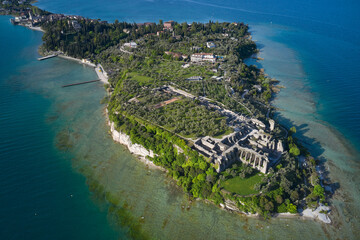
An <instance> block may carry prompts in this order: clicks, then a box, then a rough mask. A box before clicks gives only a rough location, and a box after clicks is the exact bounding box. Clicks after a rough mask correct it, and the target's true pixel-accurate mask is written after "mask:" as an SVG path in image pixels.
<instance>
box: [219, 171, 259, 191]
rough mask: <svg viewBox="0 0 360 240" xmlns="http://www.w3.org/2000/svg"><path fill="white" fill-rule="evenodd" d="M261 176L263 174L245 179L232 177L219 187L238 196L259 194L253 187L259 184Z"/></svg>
mask: <svg viewBox="0 0 360 240" xmlns="http://www.w3.org/2000/svg"><path fill="white" fill-rule="evenodd" d="M263 176H264V174H262V173H257V174H255V175H253V176H251V177H248V178H245V179H242V178H240V177H234V178H231V179H229V180H226V181H225V182H223V183H222V184H221V187H223V188H224V189H225V190H227V191H229V192H233V193H237V194H239V195H249V194H256V193H259V191H256V190H254V185H255V184H256V183H258V182H261V179H262V178H263Z"/></svg>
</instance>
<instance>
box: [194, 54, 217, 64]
mask: <svg viewBox="0 0 360 240" xmlns="http://www.w3.org/2000/svg"><path fill="white" fill-rule="evenodd" d="M191 61H192V62H204V61H207V62H212V63H214V62H216V57H215V55H214V54H213V53H194V54H192V55H191Z"/></svg>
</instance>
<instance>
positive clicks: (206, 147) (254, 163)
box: [194, 124, 284, 173]
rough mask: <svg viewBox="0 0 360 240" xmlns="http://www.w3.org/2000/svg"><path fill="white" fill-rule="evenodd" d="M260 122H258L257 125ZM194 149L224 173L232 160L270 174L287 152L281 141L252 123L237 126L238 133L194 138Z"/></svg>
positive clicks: (218, 170)
mask: <svg viewBox="0 0 360 240" xmlns="http://www.w3.org/2000/svg"><path fill="white" fill-rule="evenodd" d="M257 125H258V124H257ZM194 148H195V149H196V150H197V151H198V152H199V153H201V154H202V155H204V156H205V157H207V158H210V159H211V161H212V162H213V163H214V164H215V166H216V171H217V172H221V171H224V170H225V169H226V168H228V167H230V166H231V165H232V164H233V163H235V162H237V161H241V162H242V163H243V164H246V165H248V166H251V167H253V168H255V169H257V170H259V171H260V172H262V173H267V171H268V169H269V167H270V166H272V165H273V164H275V163H276V162H277V161H278V160H279V159H280V157H281V155H282V153H283V152H284V148H283V145H282V142H281V140H276V139H274V137H273V136H272V135H270V134H269V133H265V132H264V130H262V129H260V130H258V129H253V128H251V127H249V126H242V127H241V128H237V131H236V132H235V133H232V134H230V135H229V136H227V137H225V138H223V139H221V140H217V139H213V138H211V137H209V136H206V137H203V138H200V139H198V140H197V141H195V143H194Z"/></svg>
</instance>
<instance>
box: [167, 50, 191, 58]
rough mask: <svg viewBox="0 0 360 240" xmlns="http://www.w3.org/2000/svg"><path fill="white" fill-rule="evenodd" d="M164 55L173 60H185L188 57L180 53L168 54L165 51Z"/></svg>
mask: <svg viewBox="0 0 360 240" xmlns="http://www.w3.org/2000/svg"><path fill="white" fill-rule="evenodd" d="M165 54H166V55H171V56H173V57H174V58H178V59H186V58H187V57H188V56H187V55H184V54H182V53H176V52H169V51H166V52H165Z"/></svg>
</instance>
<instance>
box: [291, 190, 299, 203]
mask: <svg viewBox="0 0 360 240" xmlns="http://www.w3.org/2000/svg"><path fill="white" fill-rule="evenodd" d="M290 199H291V201H293V202H295V201H297V200H299V193H298V192H297V191H296V190H294V191H292V192H291V194H290Z"/></svg>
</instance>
